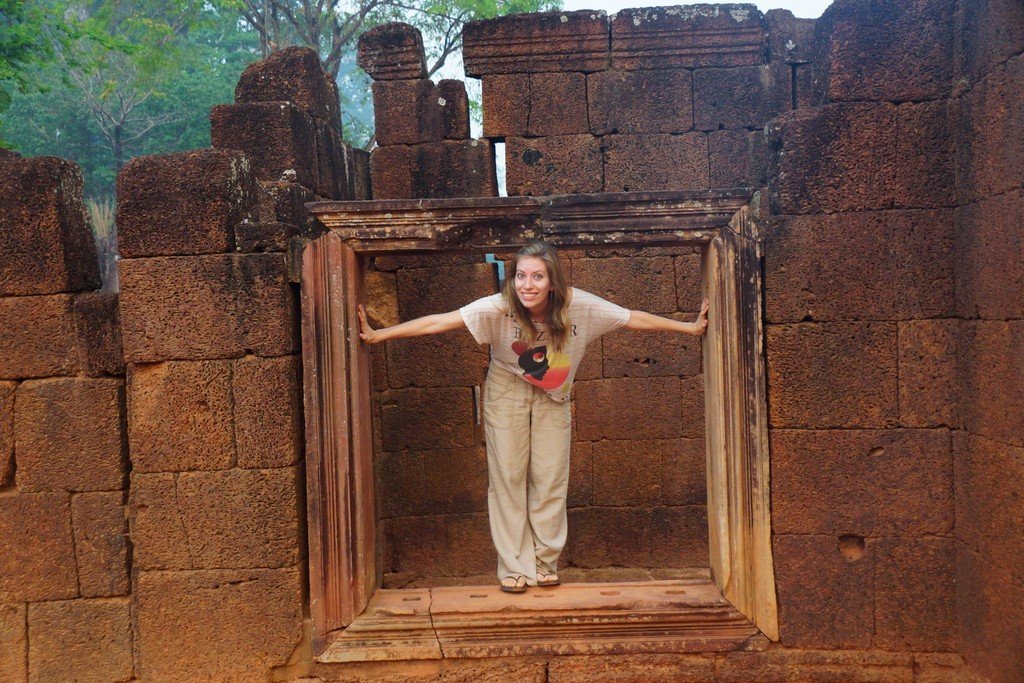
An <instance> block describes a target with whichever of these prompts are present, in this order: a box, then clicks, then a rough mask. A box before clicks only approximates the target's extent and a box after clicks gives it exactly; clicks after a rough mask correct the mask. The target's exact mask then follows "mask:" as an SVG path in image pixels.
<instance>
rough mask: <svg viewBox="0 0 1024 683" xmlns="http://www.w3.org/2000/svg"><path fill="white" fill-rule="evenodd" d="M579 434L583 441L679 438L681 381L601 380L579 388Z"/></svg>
mask: <svg viewBox="0 0 1024 683" xmlns="http://www.w3.org/2000/svg"><path fill="white" fill-rule="evenodd" d="M575 391H576V409H577V415H576V430H577V434H578V438H579V439H581V440H583V441H599V440H601V439H672V438H676V437H678V436H680V432H681V427H680V413H679V379H678V378H676V377H647V378H643V379H633V378H623V379H599V380H591V381H587V382H580V383H579V384H577V385H576V389H575Z"/></svg>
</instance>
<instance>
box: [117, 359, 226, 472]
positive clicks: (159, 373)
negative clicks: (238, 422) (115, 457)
mask: <svg viewBox="0 0 1024 683" xmlns="http://www.w3.org/2000/svg"><path fill="white" fill-rule="evenodd" d="M128 395H129V397H130V400H129V411H128V435H129V440H130V442H131V452H132V468H133V470H134V471H135V472H167V471H181V470H219V469H225V468H227V467H231V466H232V465H233V464H234V461H235V433H234V419H233V415H232V404H231V363H230V362H228V361H198V362H193V361H179V362H168V363H153V364H144V365H133V366H131V367H130V369H129V373H128ZM243 410H244V408H243Z"/></svg>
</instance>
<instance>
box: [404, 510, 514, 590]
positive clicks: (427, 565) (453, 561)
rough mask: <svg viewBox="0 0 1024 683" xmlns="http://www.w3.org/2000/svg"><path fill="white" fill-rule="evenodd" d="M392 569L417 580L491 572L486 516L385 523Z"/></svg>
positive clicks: (493, 558) (493, 559)
mask: <svg viewBox="0 0 1024 683" xmlns="http://www.w3.org/2000/svg"><path fill="white" fill-rule="evenodd" d="M384 535H385V537H386V538H387V539H388V541H387V542H388V543H389V544H390V545H391V547H392V554H391V567H390V568H391V570H392V571H399V572H410V573H411V574H412V575H413V576H417V577H451V576H470V575H473V574H482V573H490V572H492V571H494V567H495V565H496V561H497V559H496V556H495V554H494V546H493V544H492V542H491V536H490V531H489V530H488V523H487V515H486V513H474V514H459V515H441V516H431V517H398V518H395V519H390V520H387V523H386V524H385V525H384Z"/></svg>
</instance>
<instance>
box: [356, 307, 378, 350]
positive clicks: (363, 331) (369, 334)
mask: <svg viewBox="0 0 1024 683" xmlns="http://www.w3.org/2000/svg"><path fill="white" fill-rule="evenodd" d="M356 312H357V313H358V314H359V338H360V339H362V340H363V341H364V342H366V343H367V344H376V343H377V342H379V341H382V340H381V339H378V336H379V335H378V333H377V330H375V329H373V328H372V327H370V323H368V322H366V306H363V305H362V304H359V308H357V309H356Z"/></svg>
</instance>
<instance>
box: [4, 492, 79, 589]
mask: <svg viewBox="0 0 1024 683" xmlns="http://www.w3.org/2000/svg"><path fill="white" fill-rule="evenodd" d="M75 597H78V577H77V574H76V571H75V550H74V542H73V540H72V535H71V506H70V503H69V501H68V496H67V495H66V494H62V493H18V494H15V495H4V496H0V603H7V602H35V601H40V600H65V599H69V598H75Z"/></svg>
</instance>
